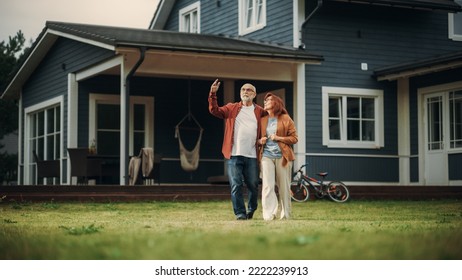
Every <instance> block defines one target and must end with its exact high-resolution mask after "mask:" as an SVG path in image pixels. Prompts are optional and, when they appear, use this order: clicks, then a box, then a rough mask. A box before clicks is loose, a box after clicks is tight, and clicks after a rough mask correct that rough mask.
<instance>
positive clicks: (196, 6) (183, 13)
mask: <svg viewBox="0 0 462 280" xmlns="http://www.w3.org/2000/svg"><path fill="white" fill-rule="evenodd" d="M194 12H195V13H196V14H197V16H196V30H193V29H192V27H193V25H192V24H190V25H189V29H188V30H186V26H185V24H186V17H187V16H189V17H190V18H191V19H192V15H193V14H194ZM178 13H179V15H178V18H179V27H178V29H179V31H180V32H187V33H197V34H199V33H201V2H200V1H197V2H195V3H193V4H191V5H189V6H186V7H184V8H182V9H181V10H180V11H179V12H178ZM191 23H192V21H191Z"/></svg>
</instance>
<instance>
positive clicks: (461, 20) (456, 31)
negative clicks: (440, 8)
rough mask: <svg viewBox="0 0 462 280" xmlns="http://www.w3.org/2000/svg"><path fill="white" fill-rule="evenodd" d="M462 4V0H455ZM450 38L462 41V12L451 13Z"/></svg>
mask: <svg viewBox="0 0 462 280" xmlns="http://www.w3.org/2000/svg"><path fill="white" fill-rule="evenodd" d="M455 2H456V3H457V4H459V5H460V6H462V0H455ZM449 38H451V39H453V40H454V41H462V12H458V13H456V14H453V13H451V14H449Z"/></svg>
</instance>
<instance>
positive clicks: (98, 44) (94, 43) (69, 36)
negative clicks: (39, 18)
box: [47, 29, 116, 51]
mask: <svg viewBox="0 0 462 280" xmlns="http://www.w3.org/2000/svg"><path fill="white" fill-rule="evenodd" d="M47 33H50V34H54V35H56V36H59V37H63V38H67V39H71V40H74V41H77V42H81V43H85V44H88V45H92V46H96V47H100V48H104V49H108V50H111V51H114V50H115V49H116V47H115V46H113V45H110V44H105V43H101V42H98V41H95V40H91V39H86V38H82V37H79V36H76V35H72V34H68V33H66V32H61V31H56V30H50V29H49V30H47Z"/></svg>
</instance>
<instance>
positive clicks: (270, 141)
mask: <svg viewBox="0 0 462 280" xmlns="http://www.w3.org/2000/svg"><path fill="white" fill-rule="evenodd" d="M263 108H264V110H265V111H266V112H268V115H267V116H265V117H263V118H262V119H261V126H260V127H261V135H264V136H263V137H262V138H260V139H259V141H258V144H259V145H260V152H259V159H260V166H261V170H262V176H263V178H262V208H263V219H264V220H273V219H275V218H276V217H278V216H279V218H280V219H289V218H290V211H291V205H290V181H291V177H292V162H293V160H294V159H295V155H294V151H293V149H292V145H293V144H295V143H297V142H298V136H297V130H296V129H295V125H294V121H293V120H292V119H291V118H290V116H289V114H288V113H287V110H286V109H285V108H284V102H283V101H282V99H281V98H280V97H278V96H276V95H274V94H273V93H271V92H269V93H267V94H266V96H265V99H264V107H263ZM276 185H277V186H278V192H279V201H278V197H277V195H276V191H275V187H276ZM278 208H280V213H279V214H278Z"/></svg>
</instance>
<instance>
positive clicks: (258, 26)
mask: <svg viewBox="0 0 462 280" xmlns="http://www.w3.org/2000/svg"><path fill="white" fill-rule="evenodd" d="M245 1H247V0H239V11H238V20H239V35H240V36H242V35H246V34H249V33H252V32H255V31H257V30H260V29H263V28H264V27H265V26H266V0H262V1H263V3H262V22H261V23H260V24H257V23H255V22H254V23H253V25H252V26H251V27H248V28H246V27H245V20H246V18H245V14H246V10H245V9H246V6H245ZM249 1H254V2H255V3H254V4H256V1H258V0H249ZM255 8H256V5H254V14H253V19H254V20H256V14H255V11H256V9H255Z"/></svg>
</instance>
